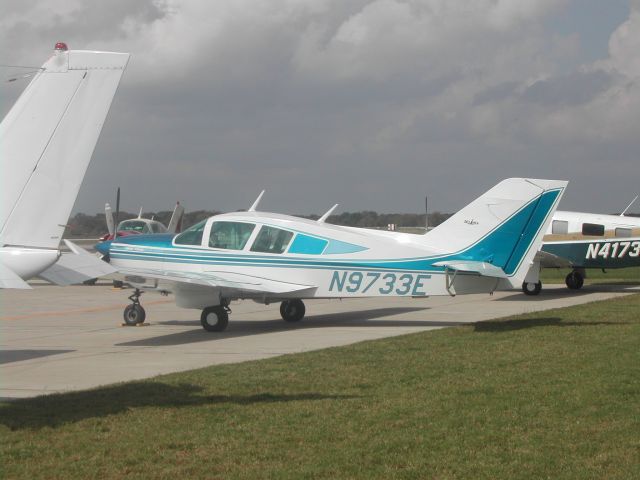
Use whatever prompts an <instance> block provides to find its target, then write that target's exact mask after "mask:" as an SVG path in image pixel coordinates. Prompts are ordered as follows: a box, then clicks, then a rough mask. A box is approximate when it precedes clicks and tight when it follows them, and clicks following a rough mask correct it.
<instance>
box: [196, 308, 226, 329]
mask: <svg viewBox="0 0 640 480" xmlns="http://www.w3.org/2000/svg"><path fill="white" fill-rule="evenodd" d="M200 323H201V324H202V328H204V329H205V330H206V331H207V332H222V331H224V330H225V329H226V328H227V325H229V314H228V313H227V310H226V309H225V308H224V307H223V306H221V305H218V306H216V307H207V308H205V309H204V310H202V315H200Z"/></svg>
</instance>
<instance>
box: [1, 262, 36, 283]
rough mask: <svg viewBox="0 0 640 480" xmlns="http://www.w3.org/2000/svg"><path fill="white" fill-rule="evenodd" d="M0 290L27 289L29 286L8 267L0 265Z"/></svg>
mask: <svg viewBox="0 0 640 480" xmlns="http://www.w3.org/2000/svg"><path fill="white" fill-rule="evenodd" d="M0 288H22V289H25V290H26V289H29V288H31V286H30V285H29V284H28V283H27V282H25V281H24V280H23V279H22V278H20V277H19V276H18V275H17V274H16V273H15V272H14V271H13V270H11V269H10V268H9V267H7V266H5V265H3V264H2V263H0Z"/></svg>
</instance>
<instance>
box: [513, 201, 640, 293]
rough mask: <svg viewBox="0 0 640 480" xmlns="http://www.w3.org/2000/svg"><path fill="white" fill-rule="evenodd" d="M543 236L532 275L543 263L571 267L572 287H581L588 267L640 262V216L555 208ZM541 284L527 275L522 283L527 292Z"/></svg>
mask: <svg viewBox="0 0 640 480" xmlns="http://www.w3.org/2000/svg"><path fill="white" fill-rule="evenodd" d="M632 203H633V202H632ZM629 206H631V204H630V205H629ZM627 208H629V207H627ZM625 211H626V209H625ZM543 240H544V241H543V244H542V249H541V251H540V253H539V254H538V256H537V257H536V259H535V261H534V267H533V270H534V271H535V272H534V274H533V276H534V277H538V276H539V270H540V268H541V267H542V268H571V272H569V273H568V274H567V276H566V278H565V283H566V285H567V287H568V288H570V289H572V290H577V289H580V288H582V285H583V284H584V279H585V278H586V277H587V271H588V270H589V269H594V268H597V269H602V270H605V269H616V268H624V267H638V266H640V218H639V217H630V216H625V215H624V214H623V215H603V214H598V213H582V212H566V211H556V213H555V214H554V216H553V220H552V222H551V224H550V225H549V227H548V230H547V234H546V235H545V236H544V239H543ZM541 288H542V283H541V282H540V281H539V280H537V281H533V280H530V279H526V281H525V282H524V283H523V285H522V290H523V291H524V293H526V294H527V295H537V294H539V293H540V290H541Z"/></svg>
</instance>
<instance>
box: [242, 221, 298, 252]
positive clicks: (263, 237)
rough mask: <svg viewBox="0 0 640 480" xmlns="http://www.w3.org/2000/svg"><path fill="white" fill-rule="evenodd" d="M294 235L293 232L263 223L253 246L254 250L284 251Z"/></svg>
mask: <svg viewBox="0 0 640 480" xmlns="http://www.w3.org/2000/svg"><path fill="white" fill-rule="evenodd" d="M291 237H293V232H289V231H287V230H282V229H280V228H275V227H269V226H267V225H263V227H262V228H261V229H260V233H258V236H257V237H256V239H255V241H254V242H253V245H252V246H251V251H252V252H263V253H283V252H284V251H285V250H286V249H287V246H289V242H290V241H291Z"/></svg>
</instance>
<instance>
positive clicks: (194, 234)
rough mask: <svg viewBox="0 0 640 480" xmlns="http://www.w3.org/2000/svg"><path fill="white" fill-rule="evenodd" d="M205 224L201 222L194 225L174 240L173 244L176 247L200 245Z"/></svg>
mask: <svg viewBox="0 0 640 480" xmlns="http://www.w3.org/2000/svg"><path fill="white" fill-rule="evenodd" d="M206 224H207V221H206V220H203V221H201V222H200V223H196V224H195V225H193V226H191V227H189V228H187V229H186V230H185V231H184V232H182V233H181V234H180V235H178V236H177V237H176V238H175V240H174V242H175V243H176V244H177V245H201V244H202V234H203V232H204V227H205V225H206Z"/></svg>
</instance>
